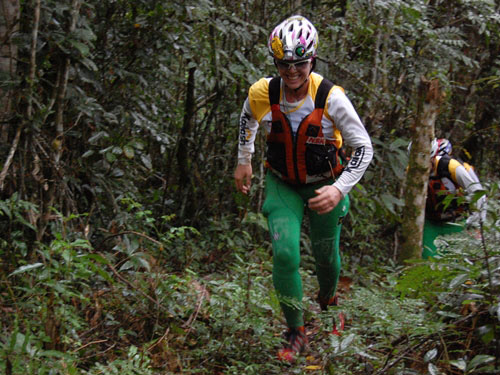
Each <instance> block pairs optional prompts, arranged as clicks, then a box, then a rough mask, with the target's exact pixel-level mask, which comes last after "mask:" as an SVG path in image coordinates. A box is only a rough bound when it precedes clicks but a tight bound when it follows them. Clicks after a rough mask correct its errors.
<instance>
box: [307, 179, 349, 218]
mask: <svg viewBox="0 0 500 375" xmlns="http://www.w3.org/2000/svg"><path fill="white" fill-rule="evenodd" d="M315 193H316V194H317V195H316V196H315V197H314V198H311V199H309V201H308V206H309V208H310V209H311V210H314V211H316V212H317V213H318V214H320V215H321V214H326V213H328V212H330V211H331V210H333V209H334V208H335V207H336V206H337V204H338V203H339V202H340V200H341V199H342V193H341V192H340V190H339V189H338V188H337V187H335V186H333V185H325V186H322V187H321V188H319V189H316V190H315Z"/></svg>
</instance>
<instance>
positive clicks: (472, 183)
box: [455, 165, 487, 225]
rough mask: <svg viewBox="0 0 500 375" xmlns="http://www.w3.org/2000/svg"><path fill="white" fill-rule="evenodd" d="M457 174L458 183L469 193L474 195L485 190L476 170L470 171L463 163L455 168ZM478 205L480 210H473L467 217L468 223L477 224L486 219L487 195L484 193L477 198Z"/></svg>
mask: <svg viewBox="0 0 500 375" xmlns="http://www.w3.org/2000/svg"><path fill="white" fill-rule="evenodd" d="M455 176H456V178H457V182H458V184H459V185H460V186H461V187H463V188H464V189H465V191H466V192H467V194H468V195H472V194H474V193H475V192H476V191H478V190H484V189H483V186H482V185H481V183H480V182H479V179H478V178H477V176H476V174H475V173H474V172H472V173H471V172H470V171H467V169H466V168H465V167H464V166H462V165H461V166H459V167H457V169H456V170H455ZM476 207H477V210H478V211H475V212H473V213H472V215H471V216H469V218H467V222H466V223H467V224H468V225H477V224H479V222H480V220H481V221H483V222H484V221H485V220H486V209H487V203H486V195H483V196H482V197H481V198H479V199H478V200H477V202H476Z"/></svg>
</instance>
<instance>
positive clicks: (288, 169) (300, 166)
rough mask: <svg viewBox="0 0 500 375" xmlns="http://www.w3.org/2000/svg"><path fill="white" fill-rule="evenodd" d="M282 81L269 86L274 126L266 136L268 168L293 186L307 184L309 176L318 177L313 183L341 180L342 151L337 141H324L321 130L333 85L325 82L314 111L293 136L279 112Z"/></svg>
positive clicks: (274, 79)
mask: <svg viewBox="0 0 500 375" xmlns="http://www.w3.org/2000/svg"><path fill="white" fill-rule="evenodd" d="M280 80H281V79H280V77H275V78H273V79H272V80H271V81H270V82H269V101H270V104H271V113H272V125H271V131H270V133H269V134H268V136H267V158H266V167H267V168H270V169H271V170H272V171H273V172H274V173H276V174H277V175H278V176H280V177H281V178H282V179H283V180H284V181H286V182H289V183H292V184H306V183H308V182H309V181H308V180H309V179H308V177H309V176H314V177H315V178H314V179H313V182H316V181H320V180H325V179H328V178H331V177H332V174H333V176H339V175H340V173H342V170H343V166H342V163H341V161H340V160H339V158H340V154H339V149H337V147H336V146H335V143H334V141H331V140H327V139H326V138H325V137H324V135H323V131H322V126H321V119H322V118H323V112H324V109H325V103H326V99H327V97H328V93H329V92H330V89H331V88H332V87H333V83H332V82H330V81H329V80H327V79H324V78H323V80H322V81H321V83H320V85H319V87H318V91H317V93H316V99H315V102H314V110H313V111H312V113H310V114H309V115H307V116H306V117H305V118H304V119H302V121H301V122H300V124H299V127H298V128H297V133H296V135H295V136H294V134H293V130H292V127H291V125H290V122H289V120H288V118H287V117H286V115H285V114H284V113H283V112H282V111H281V109H280ZM318 177H320V178H318Z"/></svg>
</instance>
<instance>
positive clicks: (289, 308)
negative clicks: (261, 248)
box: [263, 172, 349, 328]
mask: <svg viewBox="0 0 500 375" xmlns="http://www.w3.org/2000/svg"><path fill="white" fill-rule="evenodd" d="M332 182H333V181H331V180H329V181H326V182H321V183H318V184H310V185H303V186H292V185H289V184H287V183H285V182H283V181H282V180H281V179H279V178H278V177H276V176H275V175H273V174H272V173H271V172H268V173H267V176H266V189H265V193H266V199H265V202H264V206H263V213H264V215H265V216H266V217H267V219H268V223H269V231H270V235H271V240H272V247H273V283H274V287H275V289H276V292H277V294H278V297H279V299H280V304H281V308H282V309H283V313H284V315H285V318H286V321H287V325H288V327H290V328H294V327H299V326H302V325H304V320H303V314H302V308H301V304H302V281H301V278H300V274H299V265H300V230H301V224H302V219H303V216H304V212H307V215H308V217H309V226H310V233H309V234H310V238H311V248H312V252H313V256H314V259H315V263H316V276H317V278H318V283H319V294H320V296H321V297H322V298H325V299H326V298H330V297H331V296H333V295H334V293H335V291H336V288H337V283H338V280H339V276H340V267H341V264H340V254H339V240H340V229H341V222H342V218H343V217H344V216H345V215H347V212H348V210H349V197H348V196H346V197H344V199H342V200H341V201H340V202H339V204H338V205H337V207H335V209H333V210H332V211H331V212H329V213H327V214H324V215H318V214H317V213H316V212H314V211H312V210H309V209H308V207H307V201H308V199H309V198H312V197H314V196H316V194H315V193H314V190H315V189H318V188H319V187H321V186H323V185H326V184H331V183H332Z"/></svg>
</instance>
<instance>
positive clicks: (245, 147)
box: [238, 98, 259, 165]
mask: <svg viewBox="0 0 500 375" xmlns="http://www.w3.org/2000/svg"><path fill="white" fill-rule="evenodd" d="M239 129H240V131H239V142H238V164H244V165H247V164H250V163H251V162H252V154H253V153H254V151H255V146H254V143H255V136H256V134H257V130H258V129H259V123H258V122H257V120H256V119H255V118H254V117H253V115H252V110H251V109H250V102H249V100H248V98H247V99H246V100H245V103H244V104H243V109H242V110H241V114H240V126H239Z"/></svg>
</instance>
